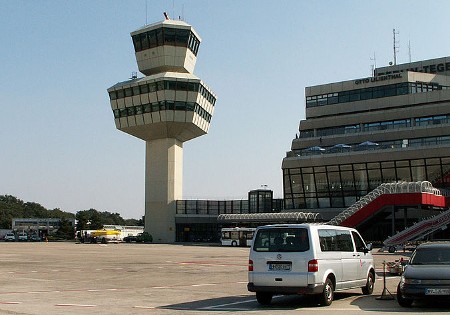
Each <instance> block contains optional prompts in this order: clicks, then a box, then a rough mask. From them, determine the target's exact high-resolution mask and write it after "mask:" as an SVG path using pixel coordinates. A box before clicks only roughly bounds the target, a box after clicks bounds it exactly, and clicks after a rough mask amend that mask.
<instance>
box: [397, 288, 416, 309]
mask: <svg viewBox="0 0 450 315" xmlns="http://www.w3.org/2000/svg"><path fill="white" fill-rule="evenodd" d="M397 302H398V304H399V305H400V306H403V307H411V305H412V303H413V300H411V299H407V298H404V297H403V296H402V293H401V292H400V284H399V285H398V286H397Z"/></svg>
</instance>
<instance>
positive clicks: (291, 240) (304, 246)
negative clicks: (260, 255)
mask: <svg viewBox="0 0 450 315" xmlns="http://www.w3.org/2000/svg"><path fill="white" fill-rule="evenodd" d="M253 250H254V251H257V252H304V251H307V250H309V236H308V230H307V229H304V228H299V229H292V228H277V229H262V230H259V231H258V233H257V234H256V237H255V240H254V242H253Z"/></svg>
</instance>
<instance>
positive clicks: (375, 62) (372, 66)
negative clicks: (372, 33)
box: [370, 52, 377, 77]
mask: <svg viewBox="0 0 450 315" xmlns="http://www.w3.org/2000/svg"><path fill="white" fill-rule="evenodd" d="M370 60H372V61H373V63H372V64H371V68H372V76H373V77H374V76H375V69H376V68H377V58H376V57H375V52H373V58H372V57H370Z"/></svg>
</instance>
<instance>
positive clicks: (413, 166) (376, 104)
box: [282, 57, 450, 219]
mask: <svg viewBox="0 0 450 315" xmlns="http://www.w3.org/2000/svg"><path fill="white" fill-rule="evenodd" d="M305 96H306V119H304V120H301V121H300V125H299V132H300V133H299V134H298V135H297V136H296V138H295V139H293V141H292V147H291V151H289V152H288V153H287V155H286V157H285V158H284V159H283V163H282V169H283V180H284V185H283V189H284V201H285V207H286V208H287V209H303V210H304V209H308V210H309V211H317V212H320V213H321V214H322V215H323V217H324V219H330V218H332V217H333V216H334V215H336V214H337V213H339V212H340V211H342V210H343V209H345V208H347V207H349V206H351V205H352V204H354V203H355V202H356V201H358V200H359V199H361V198H362V197H363V196H365V195H366V194H368V193H369V192H370V191H372V190H373V189H375V188H376V187H378V186H379V185H380V184H381V183H388V182H402V181H405V182H415V181H429V182H431V183H432V185H433V186H434V187H436V188H441V189H444V190H445V189H447V190H448V189H450V57H445V58H438V59H431V60H424V61H420V62H414V63H407V64H401V65H394V66H389V67H382V68H378V69H375V73H374V76H373V77H368V78H360V79H355V80H349V81H343V82H336V83H330V84H323V85H318V86H311V87H307V88H306V89H305Z"/></svg>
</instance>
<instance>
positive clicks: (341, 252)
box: [247, 224, 375, 306]
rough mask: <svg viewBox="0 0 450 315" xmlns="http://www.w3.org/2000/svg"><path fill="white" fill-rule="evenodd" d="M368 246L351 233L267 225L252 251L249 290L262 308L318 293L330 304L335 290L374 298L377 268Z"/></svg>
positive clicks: (260, 230)
mask: <svg viewBox="0 0 450 315" xmlns="http://www.w3.org/2000/svg"><path fill="white" fill-rule="evenodd" d="M371 247H372V246H371V244H369V246H366V244H365V243H364V241H363V239H362V237H361V235H360V234H359V233H358V231H356V230H355V229H351V228H346V227H339V226H330V225H319V224H288V225H266V226H261V227H259V228H257V229H256V231H255V235H254V237H253V245H252V247H251V249H250V256H249V266H248V285H247V288H248V290H249V291H250V292H256V299H257V300H258V302H259V303H260V304H263V305H267V304H270V302H271V301H272V297H273V296H274V295H278V294H316V295H317V297H318V302H319V303H320V304H322V305H326V306H328V305H330V304H331V303H332V302H333V297H334V291H339V290H345V289H351V288H362V292H363V294H372V292H373V286H374V284H375V267H374V263H373V258H372V254H371V253H370V250H371Z"/></svg>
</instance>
